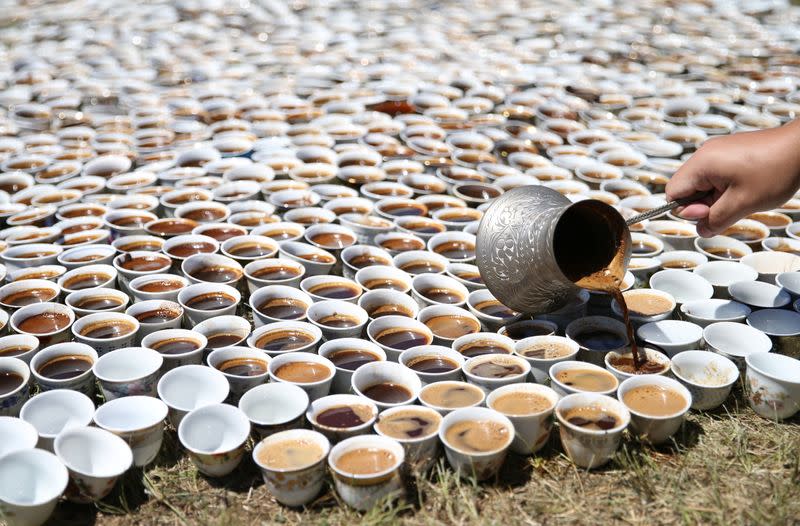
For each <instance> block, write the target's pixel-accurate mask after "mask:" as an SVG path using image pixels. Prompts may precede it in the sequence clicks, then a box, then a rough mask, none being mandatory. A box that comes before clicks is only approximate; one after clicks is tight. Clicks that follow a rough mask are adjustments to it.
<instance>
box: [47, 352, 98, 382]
mask: <svg viewBox="0 0 800 526" xmlns="http://www.w3.org/2000/svg"><path fill="white" fill-rule="evenodd" d="M92 365H94V363H93V362H92V359H91V358H90V357H88V356H83V355H80V354H68V355H64V356H56V357H55V358H51V359H50V360H48V361H46V362H45V363H44V364H43V365H42V366H40V367H39V369H38V370H37V372H38V373H39V374H40V375H41V376H44V377H45V378H50V379H52V380H69V379H70V378H75V377H76V376H80V375H82V374H83V373H85V372H86V371H88V370H89V369H91V368H92Z"/></svg>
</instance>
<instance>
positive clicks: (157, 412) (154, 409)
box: [94, 395, 169, 434]
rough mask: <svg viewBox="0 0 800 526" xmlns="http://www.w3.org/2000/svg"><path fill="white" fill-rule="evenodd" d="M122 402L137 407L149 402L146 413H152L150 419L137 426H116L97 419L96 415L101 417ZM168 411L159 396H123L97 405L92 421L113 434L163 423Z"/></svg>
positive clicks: (135, 430)
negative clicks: (148, 409)
mask: <svg viewBox="0 0 800 526" xmlns="http://www.w3.org/2000/svg"><path fill="white" fill-rule="evenodd" d="M123 404H130V405H135V406H137V407H141V406H143V404H149V406H150V411H148V412H147V413H148V414H150V415H153V416H151V418H150V420H152V421H151V422H149V423H147V424H145V425H142V426H139V427H117V426H111V425H104V424H103V419H102V418H101V419H98V416H100V417H103V416H105V415H104V414H105V413H107V412H109V411H113V410H114V409H116V406H122V405H123ZM168 412H169V407H168V406H167V404H166V403H165V402H164V401H162V400H161V399H160V398H156V397H152V396H142V395H135V396H124V397H122V398H115V399H114V400H109V401H108V402H106V403H104V404H103V405H101V406H100V407H98V408H97V409H96V410H95V412H94V423H95V424H97V426H98V427H100V428H101V429H105V430H106V431H110V432H112V433H114V434H127V433H135V432H137V431H143V430H145V429H150V428H151V427H155V426H157V425H158V424H159V423H163V421H164V420H165V419H166V418H167V413H168ZM156 417H158V418H156ZM106 424H107V423H106Z"/></svg>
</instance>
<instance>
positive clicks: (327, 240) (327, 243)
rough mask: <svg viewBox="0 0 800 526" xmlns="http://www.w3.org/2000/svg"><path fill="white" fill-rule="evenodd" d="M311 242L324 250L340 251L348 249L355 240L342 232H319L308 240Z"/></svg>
mask: <svg viewBox="0 0 800 526" xmlns="http://www.w3.org/2000/svg"><path fill="white" fill-rule="evenodd" d="M309 239H310V240H311V242H313V243H315V244H317V245H320V246H323V247H325V248H333V249H340V248H344V247H349V246H350V245H352V244H353V243H355V242H356V238H355V237H353V236H351V235H350V234H345V233H343V232H321V233H319V234H316V235H314V236H312V237H310V238H309Z"/></svg>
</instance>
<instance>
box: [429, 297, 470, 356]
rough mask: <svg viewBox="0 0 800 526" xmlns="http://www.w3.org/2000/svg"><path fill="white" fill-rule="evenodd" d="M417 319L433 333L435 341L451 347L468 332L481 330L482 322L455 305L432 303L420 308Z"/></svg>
mask: <svg viewBox="0 0 800 526" xmlns="http://www.w3.org/2000/svg"><path fill="white" fill-rule="evenodd" d="M417 319H418V320H419V321H421V322H422V323H423V324H425V326H427V327H428V328H429V329H430V330H431V332H432V333H433V341H434V343H436V344H438V345H445V346H447V347H450V346H452V345H453V342H454V341H455V340H457V339H458V338H460V337H462V336H466V335H467V334H475V333H478V332H480V330H481V322H480V321H478V319H477V318H476V317H475V316H473V315H472V314H470V313H469V312H468V311H467V310H465V309H463V308H461V307H456V306H454V305H430V306H428V307H425V308H423V309H422V310H420V312H419V314H418V315H417Z"/></svg>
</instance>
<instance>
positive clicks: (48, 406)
mask: <svg viewBox="0 0 800 526" xmlns="http://www.w3.org/2000/svg"><path fill="white" fill-rule="evenodd" d="M94 411H95V409H94V403H93V402H92V401H91V399H90V398H89V397H88V396H86V395H84V394H81V393H79V392H77V391H70V390H66V389H54V390H52V391H45V392H44V393H39V394H37V395H36V396H34V397H33V398H31V399H30V400H28V401H27V402H26V403H25V405H24V406H22V410H21V411H20V414H19V417H20V418H21V419H22V420H25V421H26V422H28V423H29V424H31V425H33V427H35V428H36V431H37V432H38V433H39V443H38V447H39V448H41V449H46V450H48V451H52V450H53V441H54V440H55V438H56V436H58V434H59V433H61V432H62V431H64V430H66V429H71V428H73V427H85V426H88V425H89V424H91V422H92V418H93V417H94Z"/></svg>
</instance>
